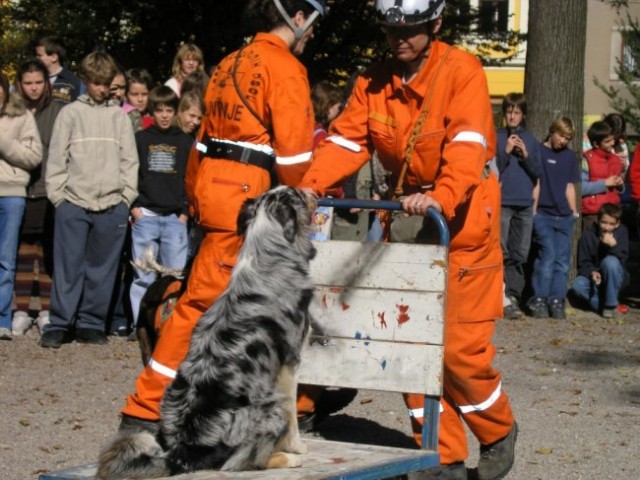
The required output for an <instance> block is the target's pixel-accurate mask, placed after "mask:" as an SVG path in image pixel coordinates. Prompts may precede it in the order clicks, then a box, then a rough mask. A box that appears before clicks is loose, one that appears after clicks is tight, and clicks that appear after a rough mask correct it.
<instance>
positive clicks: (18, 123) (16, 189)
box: [0, 72, 42, 340]
mask: <svg viewBox="0 0 640 480" xmlns="http://www.w3.org/2000/svg"><path fill="white" fill-rule="evenodd" d="M41 161H42V144H41V143H40V135H39V133H38V127H37V125H36V121H35V119H34V118H33V115H32V114H31V112H30V111H29V110H28V109H27V106H26V105H25V102H24V101H23V99H22V97H21V96H20V95H19V94H17V93H13V94H11V93H10V90H9V80H8V79H7V77H6V76H5V75H4V74H3V73H2V72H0V340H11V339H12V338H13V334H12V321H11V303H12V298H13V289H14V285H15V274H16V257H17V254H18V241H19V238H20V224H21V223H22V216H23V213H24V210H25V205H26V198H25V197H26V196H27V186H28V185H29V179H30V177H29V171H30V170H31V169H34V168H36V167H37V166H38V165H39V164H40V162H41ZM26 323H27V322H25V324H26ZM20 333H22V332H20Z"/></svg>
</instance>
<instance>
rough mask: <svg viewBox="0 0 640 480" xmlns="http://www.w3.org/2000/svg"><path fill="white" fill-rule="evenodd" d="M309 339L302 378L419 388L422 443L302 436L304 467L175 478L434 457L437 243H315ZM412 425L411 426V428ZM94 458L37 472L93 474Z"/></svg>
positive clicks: (369, 470)
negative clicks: (313, 326) (317, 332)
mask: <svg viewBox="0 0 640 480" xmlns="http://www.w3.org/2000/svg"><path fill="white" fill-rule="evenodd" d="M316 246H317V248H318V255H317V256H316V260H314V262H313V263H312V274H313V277H314V280H315V281H316V283H317V285H318V287H317V289H318V291H317V302H315V305H314V312H313V313H314V315H315V317H316V318H317V319H318V322H319V323H320V324H321V325H323V328H324V329H325V330H324V335H323V336H316V337H313V338H312V342H311V345H310V347H308V348H307V350H306V351H305V353H304V355H303V362H302V365H301V367H300V376H299V381H300V382H301V383H309V384H315V385H324V386H334V387H349V388H358V389H368V390H383V391H394V392H411V393H420V394H424V395H425V414H424V417H425V422H424V430H423V445H422V447H423V448H422V449H407V448H393V447H383V446H374V445H364V444H353V443H345V442H335V441H327V440H320V439H307V438H305V442H306V443H307V445H308V447H309V452H311V453H310V454H307V455H304V456H303V466H302V467H301V468H296V469H287V470H265V471H258V472H256V471H251V472H233V473H229V472H224V473H221V472H215V471H200V472H197V473H193V474H186V475H179V476H175V477H171V478H172V479H176V480H178V479H183V480H186V479H189V480H196V479H197V480H214V479H245V478H246V479H262V478H270V479H303V478H304V479H383V478H390V477H394V476H398V475H402V474H406V473H409V472H414V471H419V470H424V469H426V468H429V467H433V466H436V465H438V464H439V456H438V453H437V451H436V448H437V440H438V417H439V397H440V395H441V392H442V357H443V346H442V345H443V341H442V340H443V319H444V305H445V298H444V295H445V286H446V277H447V248H446V247H444V246H433V245H409V244H388V243H387V244H384V243H358V242H343V241H330V242H317V243H316ZM407 433H409V432H407ZM94 473H95V465H94V466H83V467H76V468H71V469H67V470H63V471H58V472H54V473H49V474H44V475H41V476H40V480H72V479H74V480H75V479H87V478H93V474H94Z"/></svg>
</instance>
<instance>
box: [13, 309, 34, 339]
mask: <svg viewBox="0 0 640 480" xmlns="http://www.w3.org/2000/svg"><path fill="white" fill-rule="evenodd" d="M32 325H33V319H32V318H31V317H29V315H28V314H27V312H23V311H22V310H18V311H17V312H15V313H14V314H13V322H12V323H11V331H12V332H13V334H14V335H16V336H19V335H24V334H25V333H27V331H29V329H30V328H31V326H32Z"/></svg>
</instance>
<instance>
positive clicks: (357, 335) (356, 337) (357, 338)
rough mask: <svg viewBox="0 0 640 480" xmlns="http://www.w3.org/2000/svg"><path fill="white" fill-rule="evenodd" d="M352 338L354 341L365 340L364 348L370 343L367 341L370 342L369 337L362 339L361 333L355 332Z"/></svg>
mask: <svg viewBox="0 0 640 480" xmlns="http://www.w3.org/2000/svg"><path fill="white" fill-rule="evenodd" d="M353 338H355V339H356V340H365V342H364V344H365V346H368V345H369V344H370V343H371V342H369V341H367V340H371V337H370V336H369V335H367V336H366V337H363V336H362V333H360V332H356V333H355V335H354V336H353Z"/></svg>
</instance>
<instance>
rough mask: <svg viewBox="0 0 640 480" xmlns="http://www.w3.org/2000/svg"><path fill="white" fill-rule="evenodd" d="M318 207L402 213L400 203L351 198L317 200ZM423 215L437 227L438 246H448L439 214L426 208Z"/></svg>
mask: <svg viewBox="0 0 640 480" xmlns="http://www.w3.org/2000/svg"><path fill="white" fill-rule="evenodd" d="M318 206H319V207H335V208H361V209H363V210H393V211H402V203H401V202H395V201H391V200H359V199H353V198H344V199H342V198H330V197H322V198H318ZM425 215H429V217H431V219H432V220H433V221H434V222H435V223H436V225H437V226H438V232H439V233H440V245H443V246H445V247H448V246H449V241H450V239H449V228H448V227H447V222H446V221H445V219H444V217H443V216H442V214H441V213H440V212H438V211H437V210H436V209H435V208H432V207H429V208H427V212H426V214H425Z"/></svg>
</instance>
